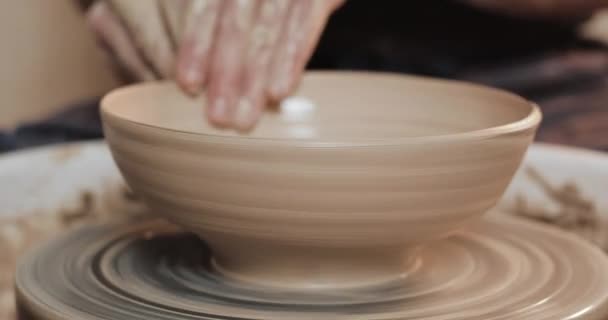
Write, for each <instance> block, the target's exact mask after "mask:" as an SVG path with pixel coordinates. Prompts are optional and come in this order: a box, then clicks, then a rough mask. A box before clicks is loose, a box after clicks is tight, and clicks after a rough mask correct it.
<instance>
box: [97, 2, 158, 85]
mask: <svg viewBox="0 0 608 320" xmlns="http://www.w3.org/2000/svg"><path fill="white" fill-rule="evenodd" d="M87 21H88V23H89V24H90V25H91V27H92V28H93V31H94V33H95V34H96V35H97V36H98V37H99V38H100V40H101V41H102V42H103V43H104V44H105V45H106V46H107V47H108V48H109V50H110V51H111V52H112V53H113V54H114V55H115V57H116V59H117V60H118V62H119V63H120V64H121V65H122V66H123V67H124V68H125V69H127V71H128V72H129V73H130V74H131V76H133V77H134V78H135V79H136V80H139V81H149V80H154V79H155V75H154V72H152V70H150V69H149V68H148V66H146V64H145V63H144V60H143V59H142V57H141V56H140V54H139V52H138V51H137V48H136V47H135V45H134V43H133V41H132V39H131V38H130V36H129V33H128V32H127V30H126V29H125V27H124V26H123V25H122V23H121V21H120V19H119V18H118V17H117V16H116V15H115V14H114V13H113V12H112V10H111V9H110V7H109V6H108V4H107V3H106V2H105V1H98V2H96V3H95V4H94V5H93V6H92V7H91V8H90V9H89V11H88V12H87Z"/></svg>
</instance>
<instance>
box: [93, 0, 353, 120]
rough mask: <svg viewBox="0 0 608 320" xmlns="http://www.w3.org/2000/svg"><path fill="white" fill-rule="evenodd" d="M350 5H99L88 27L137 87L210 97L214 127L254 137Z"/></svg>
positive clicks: (320, 1) (121, 0)
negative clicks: (174, 86)
mask: <svg viewBox="0 0 608 320" xmlns="http://www.w3.org/2000/svg"><path fill="white" fill-rule="evenodd" d="M342 2H343V0H155V1H152V0H149V1H133V0H99V1H98V2H97V3H96V4H94V5H93V6H92V7H91V9H90V10H89V12H88V21H89V23H90V24H91V26H92V27H93V30H94V31H95V33H96V34H97V35H98V36H99V38H100V39H101V40H102V42H103V43H104V44H105V45H106V47H107V48H108V49H109V51H110V52H111V53H112V54H113V56H114V57H115V58H116V60H118V62H119V64H120V65H122V66H123V67H124V68H125V69H126V70H127V71H128V72H129V73H130V74H131V75H133V76H134V77H135V79H136V80H139V81H146V80H154V79H158V78H172V79H175V80H176V81H177V83H178V84H179V85H180V87H181V88H182V89H184V91H186V92H188V93H190V94H193V95H196V94H200V93H201V92H202V91H203V90H204V91H205V93H206V98H207V107H206V114H207V117H208V119H209V121H210V122H211V123H213V124H215V125H218V126H221V127H232V128H236V129H238V130H243V131H244V130H249V129H251V128H252V127H253V126H254V125H255V123H256V122H257V120H258V119H259V117H260V114H261V113H262V111H263V109H264V107H265V106H266V105H267V104H268V103H269V102H276V101H279V100H281V99H282V98H285V97H286V96H287V95H289V94H290V93H291V91H292V90H293V89H294V87H295V86H296V85H297V84H298V81H299V79H300V76H301V74H302V72H303V70H304V68H305V66H306V63H307V62H308V60H309V59H310V57H311V55H312V53H313V51H314V48H315V46H316V43H317V41H318V39H319V36H320V34H321V31H322V30H323V28H324V26H325V23H326V21H327V19H328V17H329V15H330V14H331V13H332V12H333V11H334V10H335V9H336V8H337V7H339V6H340V4H341V3H342Z"/></svg>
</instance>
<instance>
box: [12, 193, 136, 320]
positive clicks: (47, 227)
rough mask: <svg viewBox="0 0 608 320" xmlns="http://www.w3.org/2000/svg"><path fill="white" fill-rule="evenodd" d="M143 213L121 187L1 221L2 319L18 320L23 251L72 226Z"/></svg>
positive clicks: (82, 196) (130, 195)
mask: <svg viewBox="0 0 608 320" xmlns="http://www.w3.org/2000/svg"><path fill="white" fill-rule="evenodd" d="M144 210H145V209H144V207H143V205H142V203H141V202H139V201H138V200H137V197H135V196H134V195H133V194H132V193H131V192H130V191H128V189H127V188H126V187H124V186H122V185H120V186H114V187H111V188H108V189H106V190H105V191H104V192H102V193H93V192H91V191H88V190H83V191H81V193H80V195H79V198H78V201H77V203H76V205H75V206H73V207H69V206H66V207H65V208H60V209H58V210H53V211H44V210H41V211H39V212H29V213H25V212H24V213H22V214H19V215H16V216H14V217H10V218H2V219H0V253H1V255H2V258H1V259H0V319H7V320H12V319H17V317H16V312H15V297H14V292H13V275H14V271H15V268H16V263H17V260H18V259H19V257H20V256H21V255H22V254H23V253H24V252H26V251H27V250H28V249H30V248H31V247H32V246H34V245H36V244H39V243H42V242H43V241H46V240H47V239H49V238H51V237H53V236H55V235H57V234H60V233H61V232H63V231H65V230H66V229H67V228H70V227H72V226H75V225H80V224H84V223H93V222H99V221H106V220H117V219H127V218H129V217H132V216H133V215H137V214H142V213H143V212H144Z"/></svg>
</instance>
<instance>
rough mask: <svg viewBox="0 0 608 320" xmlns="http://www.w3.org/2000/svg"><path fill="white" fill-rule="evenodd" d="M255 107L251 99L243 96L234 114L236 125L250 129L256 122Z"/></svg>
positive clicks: (241, 128)
mask: <svg viewBox="0 0 608 320" xmlns="http://www.w3.org/2000/svg"><path fill="white" fill-rule="evenodd" d="M255 120H256V119H255V109H254V107H253V103H252V102H251V100H250V99H247V98H241V99H240V100H239V103H238V105H237V108H236V113H235V115H234V125H235V127H236V128H237V129H239V130H249V129H251V127H252V125H253V124H254V123H255Z"/></svg>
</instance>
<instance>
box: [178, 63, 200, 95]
mask: <svg viewBox="0 0 608 320" xmlns="http://www.w3.org/2000/svg"><path fill="white" fill-rule="evenodd" d="M182 81H183V83H184V86H185V89H186V90H187V91H188V92H189V93H191V94H198V93H200V91H201V90H202V88H203V86H202V84H203V77H202V74H201V72H200V70H199V68H198V66H197V65H196V63H188V64H187V65H186V67H185V68H184V75H183V78H182Z"/></svg>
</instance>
